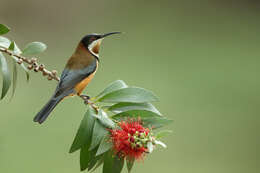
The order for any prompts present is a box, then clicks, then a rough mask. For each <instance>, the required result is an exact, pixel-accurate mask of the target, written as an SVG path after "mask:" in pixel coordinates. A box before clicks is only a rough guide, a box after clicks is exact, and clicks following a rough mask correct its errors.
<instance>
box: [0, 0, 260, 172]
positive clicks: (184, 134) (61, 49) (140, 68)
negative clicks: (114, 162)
mask: <svg viewBox="0 0 260 173" xmlns="http://www.w3.org/2000/svg"><path fill="white" fill-rule="evenodd" d="M259 19H260V3H259V1H257V0H255V1H254V0H244V1H239V0H215V1H214V0H211V1H210V0H207V1H206V0H198V1H192V0H189V1H188V0H169V1H167V0H161V1H158V0H157V1H155V0H149V1H142V0H131V1H126V0H121V1H120V0H110V1H107V0H98V1H90V0H76V1H53V0H45V1H35V0H23V1H21V0H12V1H10V0H1V2H0V22H1V23H4V24H6V25H8V26H9V27H10V28H11V29H12V31H11V32H10V33H9V34H8V35H6V36H8V37H9V38H11V39H15V41H16V42H17V43H18V45H19V46H20V47H21V48H22V47H23V46H24V45H25V44H26V43H28V42H31V41H42V42H44V43H46V44H47V45H48V49H47V51H46V52H45V53H43V54H42V55H41V56H40V62H42V63H44V64H45V65H47V67H48V68H49V69H57V70H58V71H59V72H61V71H62V69H63V67H64V64H65V62H66V60H67V59H68V58H69V56H70V55H71V54H72V52H73V51H74V49H75V47H76V44H77V43H78V41H79V40H80V38H81V37H83V36H84V35H86V34H88V33H92V32H98V33H104V32H110V31H123V32H125V34H123V35H120V36H114V37H109V38H107V39H106V40H105V41H104V42H103V45H102V50H101V55H100V56H101V65H100V68H99V70H98V73H97V74H96V77H95V78H94V80H93V81H92V83H91V84H90V85H89V87H88V88H87V92H88V94H89V95H92V96H93V95H95V94H97V93H98V92H99V91H101V90H102V89H103V88H104V87H105V86H107V85H108V84H109V83H110V82H112V81H114V80H117V79H123V80H124V81H125V82H127V83H128V84H129V85H136V86H140V87H144V88H148V89H150V90H152V91H154V92H155V93H156V94H157V95H158V96H159V97H160V102H159V103H156V106H157V107H158V109H159V110H160V111H161V112H162V113H163V114H164V115H166V116H167V117H169V118H171V119H173V120H174V123H173V124H171V125H169V126H168V129H171V130H173V134H172V135H170V136H168V137H167V138H165V139H164V142H165V143H167V145H168V149H166V150H163V149H160V148H158V150H156V151H155V152H154V153H153V154H151V155H149V156H147V157H146V159H145V161H144V162H140V163H137V164H136V165H135V167H134V170H133V172H136V173H142V172H149V173H158V172H163V173H167V172H175V173H191V172H192V173H220V172H221V173H245V172H248V173H254V172H258V171H259V161H260V158H259V154H260V153H259V144H260V140H259V130H260V128H259V125H260V120H259V113H260V107H259V101H260V91H259V89H260V78H259V74H260V37H259V32H260V20H259ZM19 71H20V73H19V81H18V87H17V90H16V95H15V98H14V99H13V100H12V101H9V99H5V100H4V101H1V102H0V109H1V113H0V114H1V116H0V127H1V130H0V172H4V173H16V172H27V173H35V172H37V173H46V172H48V173H58V172H62V173H77V172H79V153H74V154H69V153H68V150H69V148H70V145H71V143H72V140H73V138H74V135H75V133H76V131H77V128H78V126H79V123H80V121H81V119H82V117H83V114H84V112H85V106H84V105H83V103H82V101H81V100H79V99H78V98H72V99H65V100H64V101H63V102H62V103H61V104H59V106H58V107H57V108H56V109H55V111H54V112H53V113H52V116H51V117H50V118H49V119H48V121H47V122H46V123H45V124H43V125H38V124H35V123H33V122H32V119H33V117H34V115H35V114H36V113H37V111H39V109H40V108H41V107H42V106H43V105H44V104H45V102H46V101H47V100H48V99H49V97H50V96H51V95H52V92H53V90H54V88H55V85H56V82H54V81H52V82H48V81H47V80H45V79H44V78H42V77H41V75H39V74H32V75H31V80H30V82H29V84H27V83H26V82H25V77H24V73H23V71H22V70H21V69H19ZM97 172H101V170H98V171H97Z"/></svg>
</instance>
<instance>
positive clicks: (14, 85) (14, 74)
mask: <svg viewBox="0 0 260 173" xmlns="http://www.w3.org/2000/svg"><path fill="white" fill-rule="evenodd" d="M16 86H17V66H16V61H15V60H14V59H13V88H12V96H11V98H13V96H14V93H15V89H16Z"/></svg>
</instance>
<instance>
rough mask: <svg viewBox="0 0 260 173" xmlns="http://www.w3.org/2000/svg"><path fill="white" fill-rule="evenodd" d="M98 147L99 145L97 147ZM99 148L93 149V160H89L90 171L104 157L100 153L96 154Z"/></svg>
mask: <svg viewBox="0 0 260 173" xmlns="http://www.w3.org/2000/svg"><path fill="white" fill-rule="evenodd" d="M97 148H98V147H97ZM97 148H96V149H95V150H91V151H90V152H91V160H90V162H89V165H88V171H90V170H91V169H93V168H94V167H95V165H96V164H97V163H98V161H99V160H100V159H102V155H99V156H95V155H96V152H97Z"/></svg>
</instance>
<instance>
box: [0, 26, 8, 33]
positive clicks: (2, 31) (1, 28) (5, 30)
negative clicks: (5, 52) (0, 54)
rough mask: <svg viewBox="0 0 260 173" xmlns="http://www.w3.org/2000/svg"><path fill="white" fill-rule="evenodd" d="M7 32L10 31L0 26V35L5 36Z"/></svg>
mask: <svg viewBox="0 0 260 173" xmlns="http://www.w3.org/2000/svg"><path fill="white" fill-rule="evenodd" d="M9 31H10V29H9V28H8V27H7V26H5V25H3V24H0V35H3V34H6V33H8V32H9Z"/></svg>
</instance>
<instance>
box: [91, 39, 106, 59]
mask: <svg viewBox="0 0 260 173" xmlns="http://www.w3.org/2000/svg"><path fill="white" fill-rule="evenodd" d="M102 40H103V39H98V40H95V41H93V42H92V43H91V44H90V45H89V46H88V50H89V51H90V52H91V53H92V54H93V55H95V56H96V57H99V56H98V51H99V47H100V44H101V42H102Z"/></svg>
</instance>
